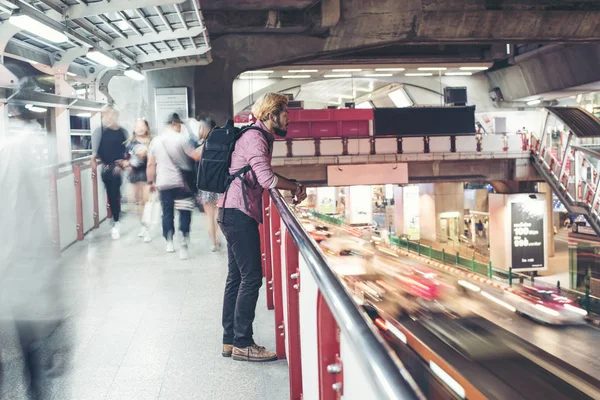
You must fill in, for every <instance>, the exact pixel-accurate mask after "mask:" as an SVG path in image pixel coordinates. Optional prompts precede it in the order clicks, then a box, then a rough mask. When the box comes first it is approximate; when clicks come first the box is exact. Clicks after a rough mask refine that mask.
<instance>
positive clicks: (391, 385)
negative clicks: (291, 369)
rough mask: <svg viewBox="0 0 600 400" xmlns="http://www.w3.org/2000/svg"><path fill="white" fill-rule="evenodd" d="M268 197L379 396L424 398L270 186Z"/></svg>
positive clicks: (277, 193)
mask: <svg viewBox="0 0 600 400" xmlns="http://www.w3.org/2000/svg"><path fill="white" fill-rule="evenodd" d="M270 193H271V199H272V200H273V204H275V207H276V208H277V210H278V211H279V214H280V216H281V220H282V221H283V223H285V225H286V227H287V229H288V231H289V233H290V235H291V236H292V239H293V240H294V243H296V246H297V247H298V250H299V251H300V254H301V255H302V257H303V258H304V259H305V260H306V264H307V265H308V268H309V269H310V272H311V274H312V275H313V277H314V279H315V281H316V283H317V286H318V288H319V291H320V292H321V294H322V295H323V298H324V299H325V301H326V302H327V304H328V306H329V308H330V309H331V312H332V314H333V316H334V317H335V320H336V321H337V323H338V325H339V327H340V329H341V330H342V332H344V334H346V336H347V337H348V338H349V339H350V341H351V343H352V347H353V348H354V349H355V351H356V356H357V359H358V361H359V362H360V364H361V366H362V367H363V369H364V371H365V375H367V376H368V377H369V379H370V380H371V384H372V387H373V389H374V390H375V391H376V392H378V396H377V398H378V399H382V400H383V399H424V398H425V397H424V396H423V395H422V393H421V391H420V389H419V388H418V386H417V385H416V383H415V382H414V380H413V378H412V376H410V374H409V373H408V371H407V370H406V368H404V365H402V363H401V361H400V360H399V359H398V357H397V356H395V355H394V354H393V353H392V352H391V351H390V350H388V347H387V345H386V344H385V342H384V341H383V339H381V338H380V337H379V335H377V334H376V333H375V330H374V328H373V327H372V326H371V324H370V323H369V322H368V320H367V317H366V316H365V314H364V313H363V312H361V311H360V310H359V308H358V307H357V306H356V304H355V303H354V301H353V300H352V297H351V296H350V295H349V294H348V292H346V289H344V286H343V285H342V283H341V282H340V280H339V278H338V277H337V276H336V274H335V273H334V272H333V271H332V270H331V268H329V266H328V265H327V261H325V258H324V256H323V254H322V253H321V251H320V250H319V249H318V248H317V247H316V246H315V245H314V243H313V242H312V241H311V240H310V239H309V237H308V234H307V233H306V231H305V230H304V229H303V228H302V225H301V224H300V222H299V221H298V219H296V217H295V216H294V215H293V214H292V212H291V211H290V209H289V208H288V206H287V204H286V202H285V201H284V200H283V197H282V196H281V193H279V191H278V190H275V189H271V190H270Z"/></svg>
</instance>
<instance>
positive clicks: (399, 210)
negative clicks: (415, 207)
mask: <svg viewBox="0 0 600 400" xmlns="http://www.w3.org/2000/svg"><path fill="white" fill-rule="evenodd" d="M403 195H404V188H403V187H402V186H397V187H395V188H394V226H395V229H396V236H402V235H405V234H406V232H405V229H404V197H403Z"/></svg>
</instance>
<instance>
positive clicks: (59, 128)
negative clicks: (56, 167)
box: [50, 75, 72, 163]
mask: <svg viewBox="0 0 600 400" xmlns="http://www.w3.org/2000/svg"><path fill="white" fill-rule="evenodd" d="M54 80H55V83H54V85H55V88H56V89H55V91H56V94H57V95H59V96H61V95H67V94H65V93H62V92H64V91H68V88H69V87H70V86H69V85H68V84H67V83H66V82H65V79H64V75H55V76H54ZM51 114H52V115H51V122H52V123H51V128H52V129H51V130H50V132H52V133H54V136H55V140H56V160H57V162H58V163H63V162H68V161H71V159H72V156H71V121H70V118H69V117H70V112H69V110H68V109H67V108H62V107H55V108H54V110H53V111H52V112H51Z"/></svg>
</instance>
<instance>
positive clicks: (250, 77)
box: [240, 75, 271, 80]
mask: <svg viewBox="0 0 600 400" xmlns="http://www.w3.org/2000/svg"><path fill="white" fill-rule="evenodd" d="M240 79H245V80H254V79H271V78H269V77H268V76H266V75H242V76H240Z"/></svg>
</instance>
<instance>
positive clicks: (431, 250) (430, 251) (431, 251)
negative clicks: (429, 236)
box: [429, 246, 433, 259]
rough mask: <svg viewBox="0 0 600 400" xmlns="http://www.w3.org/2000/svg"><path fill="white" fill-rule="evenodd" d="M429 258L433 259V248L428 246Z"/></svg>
mask: <svg viewBox="0 0 600 400" xmlns="http://www.w3.org/2000/svg"><path fill="white" fill-rule="evenodd" d="M429 258H430V259H433V246H429Z"/></svg>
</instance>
